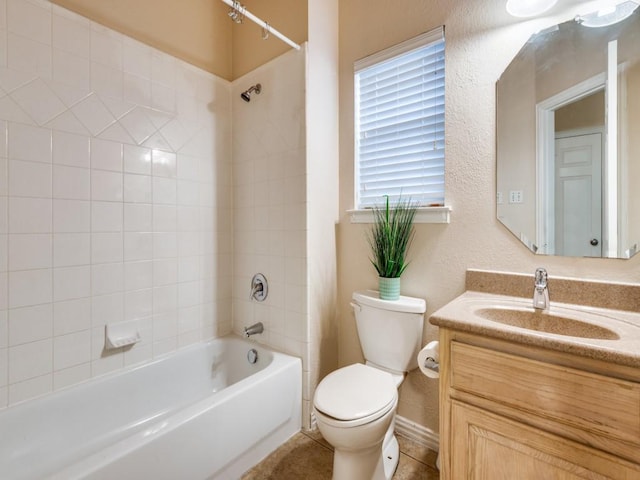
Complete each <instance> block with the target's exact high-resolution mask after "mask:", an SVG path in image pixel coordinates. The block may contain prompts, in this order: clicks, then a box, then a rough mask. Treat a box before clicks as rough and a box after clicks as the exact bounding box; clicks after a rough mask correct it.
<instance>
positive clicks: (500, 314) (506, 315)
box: [475, 307, 620, 340]
mask: <svg viewBox="0 0 640 480" xmlns="http://www.w3.org/2000/svg"><path fill="white" fill-rule="evenodd" d="M475 314H476V315H478V316H480V317H482V318H484V319H485V320H489V321H491V322H497V323H501V324H503V325H510V326H513V327H518V328H525V329H528V330H535V331H538V332H545V333H551V334H555V335H566V336H570V337H581V338H592V339H600V340H618V339H619V338H620V337H619V335H618V334H617V333H616V332H614V331H613V330H609V329H608V328H606V327H602V326H600V325H594V324H593V323H589V322H585V321H582V320H578V319H576V318H569V317H568V316H564V315H561V314H557V313H555V312H550V311H548V310H534V309H533V308H517V307H484V308H478V309H477V310H475Z"/></svg>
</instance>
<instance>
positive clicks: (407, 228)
mask: <svg viewBox="0 0 640 480" xmlns="http://www.w3.org/2000/svg"><path fill="white" fill-rule="evenodd" d="M417 209H418V206H417V205H416V204H415V203H413V202H411V200H403V199H402V198H399V199H398V201H397V202H396V204H395V205H393V206H390V205H389V196H388V195H387V196H386V202H385V205H384V207H378V206H375V207H374V208H373V216H374V223H373V227H372V228H371V231H370V232H369V234H368V236H367V240H368V241H369V245H370V246H371V252H372V254H373V257H372V258H370V260H371V263H372V264H373V266H374V267H375V269H376V270H377V271H378V275H379V276H381V277H384V278H398V277H400V275H402V272H404V270H405V268H407V265H408V262H407V261H406V260H405V258H406V254H407V250H408V249H409V246H410V245H411V241H412V240H413V236H414V227H413V219H414V217H415V215H416V211H417Z"/></svg>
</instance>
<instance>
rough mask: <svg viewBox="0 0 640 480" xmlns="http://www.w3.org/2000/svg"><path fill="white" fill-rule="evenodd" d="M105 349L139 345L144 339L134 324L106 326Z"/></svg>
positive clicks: (123, 323)
mask: <svg viewBox="0 0 640 480" xmlns="http://www.w3.org/2000/svg"><path fill="white" fill-rule="evenodd" d="M104 338H105V342H104V347H105V349H106V350H113V349H116V348H122V347H127V346H129V345H134V344H136V343H138V342H139V341H140V340H141V339H142V337H140V332H138V329H137V328H136V326H135V324H133V322H121V323H114V324H107V325H105V329H104Z"/></svg>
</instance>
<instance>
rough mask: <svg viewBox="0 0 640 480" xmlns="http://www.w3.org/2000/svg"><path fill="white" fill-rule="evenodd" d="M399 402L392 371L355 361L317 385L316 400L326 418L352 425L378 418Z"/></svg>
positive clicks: (346, 425)
mask: <svg viewBox="0 0 640 480" xmlns="http://www.w3.org/2000/svg"><path fill="white" fill-rule="evenodd" d="M397 402H398V390H397V388H396V383H395V381H394V379H393V377H392V376H391V374H390V373H388V372H384V371H382V370H378V369H376V368H374V367H369V366H367V365H363V364H361V363H355V364H353V365H349V366H348V367H344V368H340V369H338V370H336V371H334V372H332V373H330V374H329V375H327V376H326V377H325V378H324V379H323V380H322V381H321V382H320V384H319V385H318V387H317V388H316V393H315V396H314V401H313V404H314V407H315V409H316V411H317V413H319V414H321V415H322V416H323V420H324V421H325V422H327V423H331V424H333V425H334V426H336V427H342V428H350V427H356V426H358V425H364V424H366V423H369V422H372V421H375V420H377V419H378V418H380V417H382V416H384V415H385V414H386V413H388V412H389V411H390V410H392V409H395V407H396V405H397Z"/></svg>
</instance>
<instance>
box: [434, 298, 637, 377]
mask: <svg viewBox="0 0 640 480" xmlns="http://www.w3.org/2000/svg"><path fill="white" fill-rule="evenodd" d="M486 312H490V313H491V314H495V313H501V312H504V313H505V315H502V317H505V318H506V317H508V315H509V313H510V312H511V313H513V312H515V313H513V314H514V316H518V315H520V314H522V315H523V316H525V317H527V318H528V320H529V321H531V322H533V324H534V325H535V322H537V321H538V320H540V322H541V323H542V324H545V325H546V327H545V328H544V329H545V330H546V331H539V330H536V329H532V328H523V327H519V326H514V325H509V324H506V323H502V322H501V321H494V320H491V319H489V318H488V317H487V315H486V314H485V313H486ZM429 321H430V322H431V323H432V324H433V325H437V326H438V327H445V328H450V329H454V330H459V331H463V332H469V333H474V334H479V335H484V336H488V337H494V338H499V339H503V340H508V341H512V342H517V343H520V344H525V345H532V346H537V347H542V348H546V349H550V350H556V351H560V352H565V353H570V354H574V355H579V356H583V357H588V358H593V359H597V360H602V361H606V362H612V363H617V364H621V365H627V366H631V367H640V313H637V312H630V311H624V310H614V309H610V308H600V307H593V306H582V305H575V304H569V303H560V302H554V301H553V298H552V299H551V304H550V307H549V309H548V310H545V311H539V310H535V311H534V309H533V302H532V299H531V298H524V297H518V296H509V295H500V294H494V293H487V292H476V291H471V290H469V291H467V292H465V293H463V294H462V295H460V296H458V297H457V298H455V299H454V300H452V301H451V302H449V303H448V304H446V305H445V306H444V307H442V308H440V309H439V310H437V311H436V312H434V313H433V314H432V315H431V317H430V318H429ZM571 324H579V325H580V326H581V327H582V328H583V330H584V329H585V328H586V334H585V335H586V336H579V337H578V336H571V335H567V331H565V330H563V328H567V329H568V328H569V327H570V326H571ZM590 327H593V328H592V330H593V332H595V333H594V335H593V338H589V330H590ZM598 332H607V333H608V334H609V335H600V334H599V333H598Z"/></svg>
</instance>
